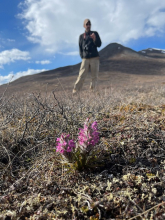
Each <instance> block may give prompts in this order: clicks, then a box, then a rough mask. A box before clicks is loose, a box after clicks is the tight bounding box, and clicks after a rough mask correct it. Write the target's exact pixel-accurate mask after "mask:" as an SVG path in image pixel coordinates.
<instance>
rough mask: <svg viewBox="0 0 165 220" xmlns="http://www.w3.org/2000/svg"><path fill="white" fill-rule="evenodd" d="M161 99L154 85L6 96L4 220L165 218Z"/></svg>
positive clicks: (0, 128)
mask: <svg viewBox="0 0 165 220" xmlns="http://www.w3.org/2000/svg"><path fill="white" fill-rule="evenodd" d="M164 97H165V88H164V86H156V85H155V86H152V87H149V86H146V87H142V86H141V87H134V88H131V87H129V88H125V89H118V90H117V89H116V88H110V89H107V88H106V89H103V88H102V89H99V91H98V92H97V93H89V91H83V92H82V93H81V94H80V96H79V95H78V96H76V97H72V96H71V94H70V93H67V92H66V91H63V92H61V93H58V92H56V91H54V92H52V93H47V94H46V93H44V94H35V93H28V94H26V95H24V96H20V95H15V96H10V97H8V96H5V94H4V95H2V96H1V99H0V219H6V220H7V219H13V220H15V219H75V220H76V219H91V220H92V219H93V220H94V219H95V220H96V219H164V218H165V192H164V187H165V186H164V185H165V174H164V171H165V98H164ZM93 132H95V133H93ZM84 149H85V150H84ZM72 152H73V154H72ZM83 152H86V153H84V154H83Z"/></svg>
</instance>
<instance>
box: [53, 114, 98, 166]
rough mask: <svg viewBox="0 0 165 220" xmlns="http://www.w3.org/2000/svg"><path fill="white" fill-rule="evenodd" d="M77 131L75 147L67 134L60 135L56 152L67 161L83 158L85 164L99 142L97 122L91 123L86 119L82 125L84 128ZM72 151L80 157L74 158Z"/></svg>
mask: <svg viewBox="0 0 165 220" xmlns="http://www.w3.org/2000/svg"><path fill="white" fill-rule="evenodd" d="M79 130H80V132H79V136H78V143H77V147H76V144H75V142H74V141H73V140H69V137H70V135H69V134H62V135H61V137H60V138H57V142H58V144H57V147H56V151H57V152H59V153H61V154H62V155H63V156H64V157H65V158H66V159H69V160H72V159H73V158H79V159H80V158H83V160H84V163H85V161H86V159H87V156H88V154H89V152H90V151H91V150H92V149H93V147H94V146H95V145H96V144H97V143H98V142H99V132H98V128H97V122H96V121H94V122H93V123H91V120H90V119H89V118H87V119H86V120H85V123H84V128H79ZM74 149H76V150H77V152H79V153H80V157H79V156H78V157H77V156H76V153H75V151H74ZM74 154H75V155H74Z"/></svg>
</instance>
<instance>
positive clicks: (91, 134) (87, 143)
mask: <svg viewBox="0 0 165 220" xmlns="http://www.w3.org/2000/svg"><path fill="white" fill-rule="evenodd" d="M79 129H80V132H79V136H78V140H79V146H80V148H81V150H82V151H90V150H91V149H92V146H95V145H96V144H97V143H98V141H99V132H98V128H97V122H96V121H95V122H93V123H92V124H91V123H90V120H89V119H88V118H87V119H86V121H85V123H84V128H79Z"/></svg>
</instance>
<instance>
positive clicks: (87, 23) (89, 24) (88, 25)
mask: <svg viewBox="0 0 165 220" xmlns="http://www.w3.org/2000/svg"><path fill="white" fill-rule="evenodd" d="M83 26H84V28H85V30H86V31H87V32H88V31H90V29H91V21H90V20H89V19H85V20H84V25H83Z"/></svg>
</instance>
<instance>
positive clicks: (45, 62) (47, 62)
mask: <svg viewBox="0 0 165 220" xmlns="http://www.w3.org/2000/svg"><path fill="white" fill-rule="evenodd" d="M36 63H37V64H42V65H44V64H49V63H51V62H50V60H41V61H36Z"/></svg>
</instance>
